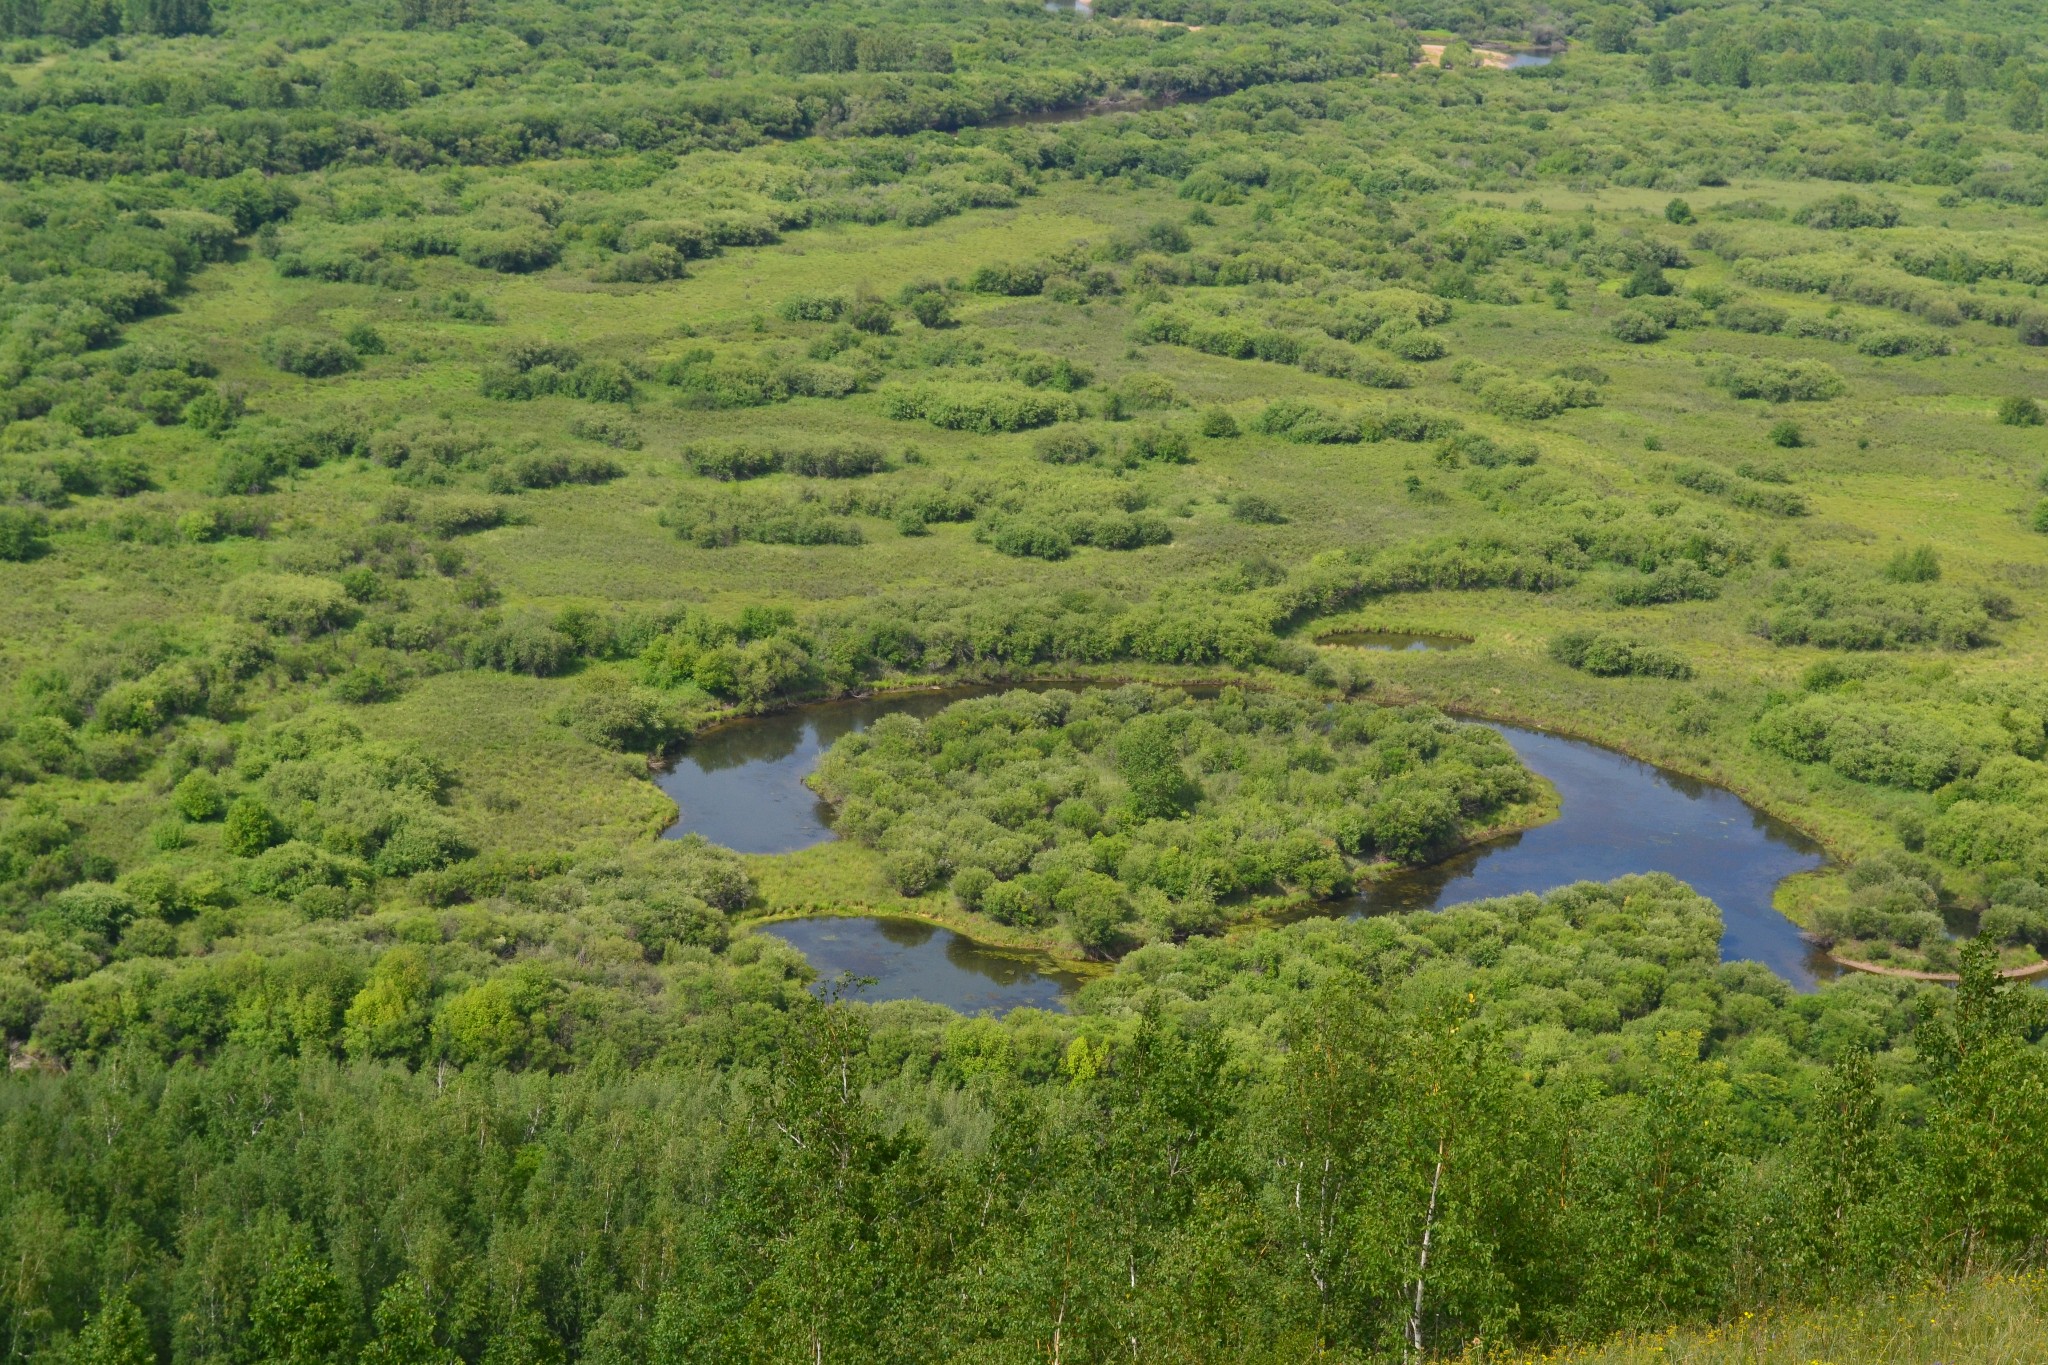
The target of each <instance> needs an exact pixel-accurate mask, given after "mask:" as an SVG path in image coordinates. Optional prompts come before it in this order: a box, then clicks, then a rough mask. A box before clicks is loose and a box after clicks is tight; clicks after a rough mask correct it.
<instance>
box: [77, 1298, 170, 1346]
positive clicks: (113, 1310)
mask: <svg viewBox="0 0 2048 1365" xmlns="http://www.w3.org/2000/svg"><path fill="white" fill-rule="evenodd" d="M70 1365H156V1349H155V1348H154V1347H153V1346H151V1345H150V1341H149V1325H148V1324H147V1323H145V1322H144V1321H143V1320H142V1310H141V1309H140V1308H137V1307H136V1306H135V1302H134V1300H132V1299H130V1298H129V1297H128V1291H127V1289H126V1288H121V1289H116V1290H115V1291H114V1295H113V1297H112V1298H110V1299H108V1300H107V1301H106V1302H105V1303H103V1304H101V1305H100V1311H99V1312H97V1313H95V1314H94V1315H93V1316H92V1317H91V1318H90V1319H88V1320H87V1322H86V1324H85V1327H84V1329H83V1330H82V1331H80V1332H79V1334H78V1342H77V1344H76V1345H74V1346H73V1347H72V1350H71V1360H70Z"/></svg>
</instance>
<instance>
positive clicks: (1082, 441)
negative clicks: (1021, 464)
mask: <svg viewBox="0 0 2048 1365" xmlns="http://www.w3.org/2000/svg"><path fill="white" fill-rule="evenodd" d="M1032 452H1033V453H1034V454H1036V455H1037V456H1038V458H1039V459H1041V460H1044V461H1045V462H1046V463H1047V464H1085V463H1086V462H1088V461H1089V460H1092V459H1094V458H1095V457H1096V456H1097V455H1100V454H1101V453H1102V445H1101V443H1100V442H1098V441H1097V440H1096V439H1095V438H1094V437H1092V436H1090V435H1089V434H1088V433H1087V432H1085V431H1076V430H1074V429H1072V428H1063V429H1060V430H1056V431H1048V432H1046V433H1045V434H1044V435H1042V436H1040V437H1039V438H1038V439H1037V440H1036V441H1034V442H1033V443H1032Z"/></svg>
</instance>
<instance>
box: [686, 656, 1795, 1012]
mask: <svg viewBox="0 0 2048 1365" xmlns="http://www.w3.org/2000/svg"><path fill="white" fill-rule="evenodd" d="M995 690H999V689H993V688H957V689H949V690H946V691H943V692H919V693H906V694H897V695H893V696H886V697H873V698H865V699H861V700H856V701H845V702H828V703H824V704H821V705H817V706H806V707H798V708H795V709H792V710H789V711H784V712H779V713H777V714H775V715H770V716H762V717H759V718H757V719H752V720H746V721H741V722H737V723H735V724H733V725H729V726H725V727H723V728H721V729H718V730H713V731H711V732H709V733H708V734H705V735H703V736H701V737H699V738H698V739H697V740H695V741H694V742H693V743H692V744H691V745H690V747H689V749H688V750H686V751H685V752H684V753H683V755H682V756H681V757H680V758H679V759H678V760H677V761H676V763H675V765H674V767H673V768H671V769H670V770H669V771H668V772H666V773H664V774H663V775H662V776H661V778H660V779H659V780H660V784H661V788H662V790H663V791H665V792H667V793H668V794H669V796H670V797H672V798H673V799H674V800H675V802H676V805H677V806H678V808H679V810H680V816H679V818H678V819H677V821H676V823H675V824H674V825H673V826H672V827H671V828H670V829H669V830H668V831H667V834H668V835H669V836H670V837H676V836H680V835H683V834H701V835H703V836H704V837H705V838H707V839H709V840H711V841H712V842H714V843H719V844H723V845H725V846H726V847H728V848H732V849H735V850H737V851H739V852H741V853H788V852H793V851H795V850H797V849H801V848H809V847H811V846H812V845H815V844H820V843H823V842H825V841H827V840H829V839H831V838H832V837H833V836H832V825H831V815H832V812H831V808H830V807H829V806H827V805H826V804H825V803H824V802H822V801H820V800H819V799H818V798H817V797H816V796H815V795H813V794H812V793H811V791H810V789H809V788H808V787H806V786H804V784H803V779H804V777H805V775H806V774H808V773H809V772H810V771H811V770H812V769H813V768H814V767H816V766H817V763H818V760H819V758H820V757H821V756H822V755H823V754H824V752H825V750H826V749H828V748H829V747H831V745H832V743H833V741H834V740H837V739H838V738H839V737H840V736H841V735H845V734H849V733H851V732H853V731H856V730H860V729H864V728H866V727H867V726H868V725H870V724H872V723H873V722H874V721H876V720H878V719H880V718H881V717H883V716H886V715H913V716H929V715H932V714H934V713H935V712H937V711H939V710H941V709H942V708H944V707H946V706H948V705H950V704H952V703H953V702H955V701H958V700H960V699H961V698H962V697H966V696H974V695H983V694H986V693H988V692H990V691H995ZM1482 723H1488V724H1490V722H1482ZM1492 728H1494V729H1495V730H1498V731H1499V732H1500V733H1501V734H1502V735H1504V736H1506V738H1507V741H1508V743H1509V744H1511V745H1513V746H1514V749H1515V752H1516V753H1518V754H1519V755H1521V758H1522V761H1523V762H1524V763H1525V764H1527V765H1528V766H1529V768H1530V769H1531V770H1532V771H1534V772H1536V773H1537V774H1539V775H1540V776H1542V777H1544V778H1545V779H1547V780H1548V781H1549V782H1550V783H1551V784H1552V785H1553V786H1555V787H1556V788H1557V791H1558V795H1559V797H1560V799H1561V802H1562V813H1561V814H1560V816H1559V818H1558V819H1556V820H1554V821H1552V822H1551V823H1549V824H1547V825H1543V826H1540V827H1538V828H1536V829H1532V830H1526V831H1524V832H1522V833H1520V834H1513V835H1509V836H1507V837H1505V838H1502V839H1497V840H1494V841H1492V842H1491V843H1488V844H1486V845H1485V846H1483V847H1481V848H1477V849H1473V850H1470V851H1468V852H1466V853H1463V854H1460V855H1459V856H1457V857H1455V858H1452V859H1450V860H1449V861H1447V862H1444V863H1440V864H1437V865H1435V866H1432V867H1427V868H1419V869H1416V870H1414V871H1411V872H1404V873H1401V874H1399V875H1398V876H1396V877H1393V878H1391V879H1389V880H1387V881H1384V882H1380V883H1377V884H1375V885H1374V886H1373V887H1372V888H1371V889H1370V890H1369V891H1367V892H1366V893H1364V894H1363V895H1361V896H1359V897H1358V898H1356V899H1355V900H1354V901H1352V902H1350V903H1349V904H1348V905H1344V906H1333V907H1331V909H1332V910H1333V911H1335V912H1337V913H1349V914H1354V915H1374V914H1386V913H1389V912H1393V911H1402V910H1434V909H1440V908H1442V907H1443V906H1446V905H1456V904H1459V903H1462V902H1465V901H1472V900H1481V899H1485V898H1487V897H1490V896H1506V895H1513V894H1516V893H1518V892H1523V891H1536V892H1541V891H1548V890H1551V889H1553V888H1555V887H1559V886H1564V885H1567V884H1569V883H1571V882H1576V881H1607V880H1610V879H1612V878H1614V877H1619V876H1624V875H1626V874H1629V873H1633V872H1668V873H1670V874H1671V875H1672V876H1674V877H1677V878H1678V879H1679V880H1681V881H1684V882H1686V883H1688V884H1689V885H1691V886H1692V887H1693V888H1694V889H1695V890H1697V891H1698V892H1699V893H1700V894H1701V895H1703V896H1706V897H1707V898H1708V899H1710V900H1712V901H1713V902H1714V903H1715V904H1716V905H1718V906H1720V908H1721V915H1722V921H1723V924H1724V929H1723V931H1722V936H1721V957H1722V960H1723V961H1738V960H1747V961H1755V962H1761V963H1763V964H1764V965H1765V966H1767V967H1769V968H1770V969H1771V970H1772V971H1774V972H1776V973H1778V974H1779V975H1780V976H1783V977H1785V978H1786V979H1787V980H1788V981H1791V982H1792V983H1793V984H1794V985H1796V986H1799V987H1801V988H1808V989H1810V988H1811V987H1812V986H1813V985H1814V984H1815V983H1816V981H1817V980H1818V979H1819V978H1821V977H1822V976H1826V975H1829V974H1831V973H1830V972H1829V970H1828V964H1827V961H1826V959H1825V958H1824V957H1823V956H1822V955H1821V954H1820V953H1818V952H1816V951H1815V950H1814V949H1813V948H1812V947H1811V946H1810V945H1809V944H1807V943H1806V941H1805V940H1804V939H1802V938H1801V937H1800V933H1799V928H1798V926H1797V925H1795V924H1793V923H1792V922H1791V921H1790V920H1788V919H1786V918H1785V917H1784V916H1783V915H1782V914H1780V913H1779V912H1778V911H1777V910H1776V909H1775V908H1774V907H1773V906H1772V904H1771V897H1772V892H1773V891H1774V890H1775V888H1776V887H1777V885H1778V883H1779V882H1781V881H1783V880H1784V879H1785V878H1786V877H1789V876H1791V875H1792V874H1794V873H1796V872H1804V871H1807V870H1810V869H1812V868H1816V867H1818V866H1820V865H1821V862H1822V861H1823V859H1822V854H1821V851H1820V849H1819V847H1818V846H1817V845H1815V844H1814V843H1813V842H1812V841H1811V840H1808V839H1807V838H1805V837H1804V836H1803V835H1801V834H1799V833H1798V831H1796V830H1794V829H1792V828H1790V827H1789V826H1787V825H1785V824H1783V823H1782V822H1780V821H1777V820H1774V819H1772V818H1771V817H1770V816H1767V815H1765V814H1764V813H1763V812H1761V811H1758V810H1756V809H1755V808H1754V807H1752V806H1750V805H1748V804H1747V803H1746V802H1744V801H1743V800H1742V799H1741V798H1740V797H1738V796H1736V795H1735V794H1734V793H1733V792H1730V791H1726V790H1724V789H1723V788H1720V787H1716V786H1713V785H1711V784H1709V783H1704V782H1697V781H1694V780H1693V779H1691V778H1687V777H1683V776H1681V775H1679V774H1677V773H1672V772H1667V771H1665V770H1664V769H1661V768H1657V767H1654V766H1652V765H1651V764H1648V763H1643V762H1640V761H1638V760H1636V759H1633V758H1630V757H1628V756H1627V755H1626V754H1620V753H1616V752H1615V751H1614V750H1612V749H1606V748H1602V747H1601V746H1600V745H1597V744H1593V743H1589V742H1588V741H1585V740H1580V739H1567V738H1565V737H1563V736H1561V735H1552V734H1545V733H1542V732H1541V731H1537V730H1529V729H1523V728H1521V727H1518V726H1512V725H1493V727H1492ZM762 932H765V933H770V934H774V935H776V936H777V937H779V938H782V939H784V940H786V941H788V942H789V943H791V944H793V945H795V946H796V947H797V948H799V949H801V950H802V951H803V953H804V955H805V956H806V957H807V958H809V959H810V961H811V965H812V966H814V967H816V968H817V969H818V972H819V975H820V977H821V979H824V980H830V979H832V978H834V977H837V976H838V975H839V974H840V973H842V972H851V973H853V974H854V975H855V976H859V977H869V978H872V979H873V984H872V985H869V986H867V987H865V988H863V989H862V991H861V992H860V994H861V995H862V998H865V999H872V1000H900V999H919V1000H931V1001H934V1002H936V1003H939V1004H945V1005H951V1006H952V1007H953V1008H955V1009H959V1010H961V1011H963V1012H968V1013H972V1012H977V1011H981V1010H988V1011H991V1012H993V1013H997V1014H1002V1013H1007V1012H1008V1011H1010V1010H1012V1009H1016V1008H1019V1007H1022V1006H1033V1007H1037V1008H1040V1009H1057V1008H1062V1007H1063V1002H1064V1001H1065V999H1066V998H1067V997H1068V996H1069V995H1071V994H1072V993H1073V991H1074V990H1075V989H1076V988H1077V984H1078V983H1077V981H1076V980H1075V978H1073V977H1070V976H1066V975H1064V974H1063V973H1061V972H1059V971H1058V970H1057V968H1056V967H1055V966H1054V965H1053V964H1051V963H1050V962H1049V961H1045V960H1039V961H1038V962H1037V963H1034V962H1033V960H1032V959H1030V958H1027V957H1019V956H1015V955H1008V954H1003V953H999V952H997V951H995V950H993V949H990V948H987V947H985V946H984V945H981V944H977V943H975V942H974V941H973V940H971V939H968V938H965V937H962V936H961V935H958V934H955V933H952V932H951V931H949V930H945V929H939V928H935V927H933V926H929V925H925V924H922V923H919V922H916V921H905V920H900V919H878V918H864V919H863V918H818V919H806V920H785V921H781V922H779V923H775V924H768V925H763V926H762Z"/></svg>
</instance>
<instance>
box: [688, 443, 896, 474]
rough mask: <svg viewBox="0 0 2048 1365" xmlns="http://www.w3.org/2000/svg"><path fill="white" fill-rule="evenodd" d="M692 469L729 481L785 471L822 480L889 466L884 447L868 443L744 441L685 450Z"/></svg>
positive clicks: (864, 472) (870, 471) (880, 469)
mask: <svg viewBox="0 0 2048 1365" xmlns="http://www.w3.org/2000/svg"><path fill="white" fill-rule="evenodd" d="M683 459H684V460H686V461H687V462H688V463H689V466H690V468H691V469H692V470H693V471H694V472H696V473H698V474H702V475H704V476H705V477H707V478H713V479H719V480H722V481H726V482H731V481H733V480H739V479H757V478H760V477H761V476H762V475H764V474H773V473H777V472H784V473H790V474H803V475H808V476H810V477H813V478H822V479H852V478H859V477H860V476H862V475H864V474H879V473H881V472H882V471H884V470H886V469H887V468H888V467H889V460H888V456H887V455H886V454H885V453H884V452H883V450H882V448H881V447H880V446H878V445H874V444H872V443H870V442H866V441H835V442H829V443H827V444H824V445H771V444H766V443H751V442H742V441H729V442H705V443H701V444H696V445H689V446H685V447H684V448H683Z"/></svg>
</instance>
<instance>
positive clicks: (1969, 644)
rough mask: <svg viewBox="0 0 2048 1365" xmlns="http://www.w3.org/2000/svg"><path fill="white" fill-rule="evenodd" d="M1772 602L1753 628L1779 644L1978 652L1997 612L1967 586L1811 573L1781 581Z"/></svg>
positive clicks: (1772, 592)
mask: <svg viewBox="0 0 2048 1365" xmlns="http://www.w3.org/2000/svg"><path fill="white" fill-rule="evenodd" d="M1767 600H1768V602H1769V606H1768V607H1767V609H1766V610H1765V611H1764V612H1763V613H1762V614H1760V615H1758V616H1757V617H1756V618H1755V619H1754V620H1752V622H1751V623H1750V626H1751V629H1752V630H1753V631H1754V632H1755V633H1756V634H1758V635H1761V636H1763V637H1764V638H1765V639H1767V640H1769V641H1771V642H1772V643H1773V644H1780V645H1799V644H1804V645H1816V646H1818V647H1820V648H1822V649H1846V650H1873V649H1902V648H1907V647H1910V646H1914V645H1930V644H1932V645H1940V646H1941V647H1943V648H1945V649H1973V648H1976V647H1977V646H1979V645H1983V644H1986V643H1989V641H1990V639H1991V615H1990V612H1989V611H1988V610H1987V609H1986V606H1985V603H1984V599H1983V597H1982V595H1981V594H1978V593H1973V592H1970V591H1968V590H1966V589H1962V588H1953V587H1944V586H1940V585H1937V584H1930V583H1892V582H1887V581H1884V580H1883V579H1881V578H1876V579H1861V578H1853V577H1849V576H1846V575H1843V574H1829V573H1819V572H1809V573H1801V574H1798V575H1794V576H1791V577H1788V578H1786V579H1784V580H1782V581H1780V582H1779V583H1777V584H1775V585H1774V586H1773V587H1772V588H1771V589H1770V590H1769V593H1768V597H1767Z"/></svg>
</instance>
